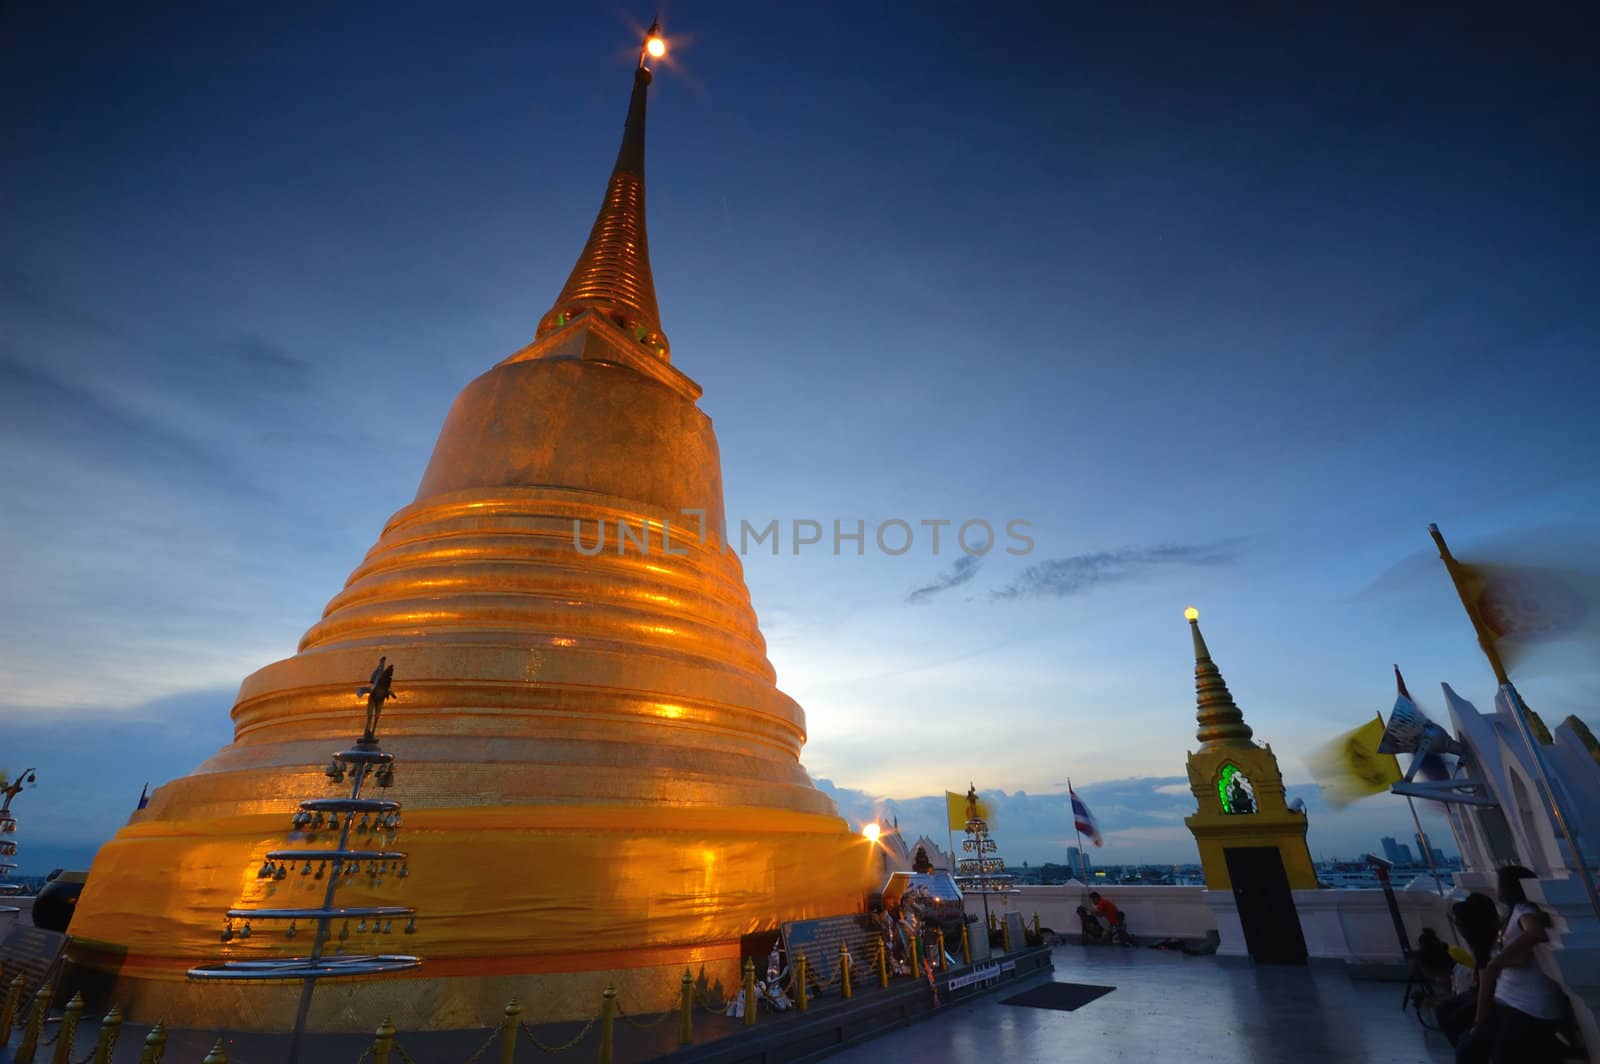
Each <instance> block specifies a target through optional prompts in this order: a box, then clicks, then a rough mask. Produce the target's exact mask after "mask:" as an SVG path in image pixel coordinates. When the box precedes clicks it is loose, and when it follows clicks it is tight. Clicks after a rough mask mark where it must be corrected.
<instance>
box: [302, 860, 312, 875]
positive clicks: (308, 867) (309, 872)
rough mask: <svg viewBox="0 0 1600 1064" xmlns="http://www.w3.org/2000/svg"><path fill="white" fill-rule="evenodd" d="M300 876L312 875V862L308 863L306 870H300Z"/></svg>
mask: <svg viewBox="0 0 1600 1064" xmlns="http://www.w3.org/2000/svg"><path fill="white" fill-rule="evenodd" d="M300 874H301V875H303V876H309V875H310V874H311V862H310V861H307V862H306V866H305V867H304V868H302V869H300Z"/></svg>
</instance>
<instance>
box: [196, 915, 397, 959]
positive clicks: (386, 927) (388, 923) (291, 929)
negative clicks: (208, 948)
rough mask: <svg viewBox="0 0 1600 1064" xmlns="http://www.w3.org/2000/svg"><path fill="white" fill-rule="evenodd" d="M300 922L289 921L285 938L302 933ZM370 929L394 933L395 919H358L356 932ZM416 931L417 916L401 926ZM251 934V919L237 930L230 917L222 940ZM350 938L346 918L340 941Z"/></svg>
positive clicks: (227, 940) (376, 933) (340, 930)
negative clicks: (370, 920) (368, 920)
mask: <svg viewBox="0 0 1600 1064" xmlns="http://www.w3.org/2000/svg"><path fill="white" fill-rule="evenodd" d="M298 923H299V921H298V920H290V921H289V926H288V928H287V929H285V930H284V932H283V935H284V937H285V938H294V937H295V936H296V935H298V934H299V933H300V929H299V928H298V927H297V926H296V924H298ZM368 931H371V932H372V934H374V935H392V934H394V921H393V920H379V919H376V918H374V919H373V921H372V923H371V925H370V926H369V925H368V923H367V921H366V918H365V917H363V918H362V919H361V920H360V921H358V922H357V923H356V934H358V935H364V934H366V933H367V932H368ZM416 931H417V918H416V917H415V916H413V917H412V918H411V919H409V920H407V921H406V924H405V927H403V928H401V932H402V933H403V934H407V935H413V934H416ZM251 934H252V932H251V930H250V921H249V920H246V921H245V922H244V926H242V927H240V928H239V930H237V931H235V930H234V929H233V921H232V920H231V919H230V920H228V922H227V924H226V926H224V927H223V929H222V941H224V942H232V941H233V940H234V939H235V938H240V939H246V938H249V937H250V935H251ZM349 939H350V921H349V920H346V921H345V922H344V926H343V927H341V928H340V929H339V941H340V942H347V941H349ZM340 952H341V953H342V952H344V951H343V949H341V950H340Z"/></svg>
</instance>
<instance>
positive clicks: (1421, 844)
mask: <svg viewBox="0 0 1600 1064" xmlns="http://www.w3.org/2000/svg"><path fill="white" fill-rule="evenodd" d="M1406 805H1408V806H1410V807H1411V823H1413V824H1415V825H1416V828H1417V848H1418V849H1420V850H1421V851H1422V856H1424V857H1426V858H1427V859H1428V871H1429V872H1432V873H1433V886H1434V889H1435V890H1437V891H1438V892H1439V897H1441V898H1442V897H1444V883H1443V882H1442V881H1441V880H1440V879H1439V866H1438V865H1436V864H1434V863H1433V848H1432V847H1431V846H1429V845H1428V841H1429V840H1428V833H1427V832H1425V831H1423V830H1422V819H1421V818H1420V817H1418V816H1417V803H1416V802H1414V801H1412V800H1411V795H1409V794H1408V795H1406Z"/></svg>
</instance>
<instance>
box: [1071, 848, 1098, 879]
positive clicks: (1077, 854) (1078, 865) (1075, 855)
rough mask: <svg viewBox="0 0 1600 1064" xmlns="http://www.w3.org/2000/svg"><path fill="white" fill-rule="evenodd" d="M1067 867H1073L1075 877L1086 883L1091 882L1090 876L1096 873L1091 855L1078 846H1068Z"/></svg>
mask: <svg viewBox="0 0 1600 1064" xmlns="http://www.w3.org/2000/svg"><path fill="white" fill-rule="evenodd" d="M1067 867H1068V868H1070V869H1072V874H1073V876H1074V877H1075V878H1077V879H1079V880H1081V881H1082V882H1084V883H1087V882H1089V877H1090V876H1092V875H1094V865H1093V863H1092V862H1091V861H1090V860H1089V855H1088V854H1087V853H1084V852H1083V851H1082V850H1080V849H1079V848H1078V847H1076V846H1068V847H1067Z"/></svg>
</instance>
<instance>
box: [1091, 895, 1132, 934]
mask: <svg viewBox="0 0 1600 1064" xmlns="http://www.w3.org/2000/svg"><path fill="white" fill-rule="evenodd" d="M1089 900H1090V901H1092V902H1094V911H1095V912H1097V913H1099V914H1100V918H1101V919H1103V920H1104V921H1105V922H1106V926H1107V927H1108V928H1110V929H1111V941H1113V942H1120V943H1122V944H1123V945H1124V946H1131V945H1133V936H1132V935H1130V934H1128V921H1127V917H1125V916H1123V915H1122V910H1121V909H1119V908H1117V905H1116V903H1115V902H1113V901H1112V900H1111V899H1110V898H1102V897H1101V896H1100V892H1099V891H1097V890H1091V891H1090V892H1089Z"/></svg>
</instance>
